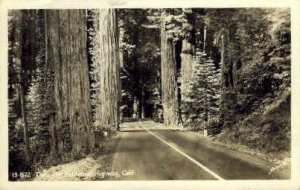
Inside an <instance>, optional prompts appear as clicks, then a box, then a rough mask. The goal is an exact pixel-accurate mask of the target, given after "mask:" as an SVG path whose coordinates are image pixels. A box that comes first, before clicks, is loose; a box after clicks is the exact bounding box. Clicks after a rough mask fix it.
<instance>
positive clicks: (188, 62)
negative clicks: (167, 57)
mask: <svg viewBox="0 0 300 190" xmlns="http://www.w3.org/2000/svg"><path fill="white" fill-rule="evenodd" d="M184 15H185V17H186V19H187V22H188V25H189V26H191V30H190V31H189V32H187V34H186V35H185V36H184V39H183V40H182V49H181V54H180V57H181V100H182V101H185V100H186V99H187V95H188V93H189V91H190V85H189V84H190V83H191V82H193V80H194V79H193V77H194V76H193V74H194V70H193V63H194V60H193V56H194V54H195V43H196V42H195V40H196V39H195V35H196V34H195V17H194V14H193V12H191V11H184Z"/></svg>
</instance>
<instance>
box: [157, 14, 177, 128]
mask: <svg viewBox="0 0 300 190" xmlns="http://www.w3.org/2000/svg"><path fill="white" fill-rule="evenodd" d="M176 73H177V71H176V60H175V46H174V44H173V41H172V40H171V39H168V37H167V32H166V28H165V13H162V22H161V82H162V84H161V85H162V104H163V110H164V124H165V125H167V126H172V125H177V124H178V123H179V113H178V99H177V98H178V96H177V91H178V86H177V80H176Z"/></svg>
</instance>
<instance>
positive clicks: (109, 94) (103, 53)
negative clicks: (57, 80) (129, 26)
mask: <svg viewBox="0 0 300 190" xmlns="http://www.w3.org/2000/svg"><path fill="white" fill-rule="evenodd" d="M96 15H97V16H96V20H95V21H96V22H99V23H98V24H96V26H97V27H96V36H95V38H94V39H95V40H97V41H95V42H94V43H95V44H96V46H95V48H94V51H95V53H96V54H99V57H100V59H99V60H97V63H95V65H96V68H97V69H100V72H98V74H99V79H100V104H101V105H99V106H100V107H99V108H98V109H100V111H99V114H100V117H99V118H100V121H99V122H100V126H101V127H105V128H109V129H111V130H117V129H118V127H119V101H120V62H119V56H120V55H119V43H118V34H117V18H116V11H115V10H114V9H100V10H99V11H98V12H97V14H96Z"/></svg>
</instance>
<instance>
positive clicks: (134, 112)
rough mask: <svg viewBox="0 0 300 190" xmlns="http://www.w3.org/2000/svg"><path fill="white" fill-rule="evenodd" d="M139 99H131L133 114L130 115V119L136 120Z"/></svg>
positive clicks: (135, 97)
mask: <svg viewBox="0 0 300 190" xmlns="http://www.w3.org/2000/svg"><path fill="white" fill-rule="evenodd" d="M139 104H140V103H139V99H138V97H137V96H134V97H133V113H132V118H133V119H136V118H138V107H139Z"/></svg>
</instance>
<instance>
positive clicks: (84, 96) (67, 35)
mask: <svg viewBox="0 0 300 190" xmlns="http://www.w3.org/2000/svg"><path fill="white" fill-rule="evenodd" d="M46 17H47V18H46V23H47V24H46V26H47V28H46V31H47V64H49V65H50V66H49V69H52V70H53V72H54V98H55V107H56V114H55V122H54V123H55V124H54V125H52V130H50V131H52V140H53V142H52V147H53V148H52V150H53V153H54V154H60V153H62V152H64V151H70V150H71V151H72V153H73V154H74V155H79V154H82V153H88V152H90V151H91V150H92V149H93V146H94V139H93V129H92V125H91V108H90V95H89V73H88V62H87V55H86V40H87V39H86V38H87V35H86V18H85V11H84V10H47V13H46Z"/></svg>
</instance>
